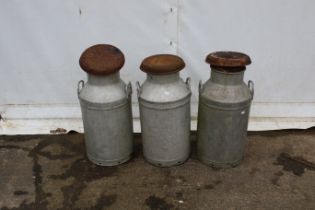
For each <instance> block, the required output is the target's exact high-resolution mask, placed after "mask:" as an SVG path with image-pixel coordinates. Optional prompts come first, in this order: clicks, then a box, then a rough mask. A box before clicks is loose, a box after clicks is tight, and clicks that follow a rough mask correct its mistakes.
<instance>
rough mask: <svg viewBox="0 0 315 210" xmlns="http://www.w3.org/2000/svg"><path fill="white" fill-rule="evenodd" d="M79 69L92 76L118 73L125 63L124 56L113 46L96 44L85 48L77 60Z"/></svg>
mask: <svg viewBox="0 0 315 210" xmlns="http://www.w3.org/2000/svg"><path fill="white" fill-rule="evenodd" d="M79 63H80V66H81V68H82V69H83V70H84V71H85V72H87V73H89V74H94V75H108V74H113V73H115V72H118V71H119V70H120V69H121V68H122V67H123V65H124V63H125V57H124V54H123V53H122V52H121V51H120V49H118V48H117V47H115V46H112V45H108V44H97V45H94V46H91V47H89V48H87V49H86V50H85V51H84V52H83V53H82V55H81V57H80V60H79Z"/></svg>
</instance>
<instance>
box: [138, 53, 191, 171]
mask: <svg viewBox="0 0 315 210" xmlns="http://www.w3.org/2000/svg"><path fill="white" fill-rule="evenodd" d="M184 67H185V63H184V61H183V60H182V59H181V58H180V57H178V56H175V55H169V54H161V55H153V56H150V57H147V58H145V59H144V60H143V61H142V63H141V66H140V69H141V70H142V71H144V72H145V73H147V78H146V80H145V81H144V83H143V84H142V85H141V86H140V84H139V82H138V83H137V86H138V88H137V92H138V99H139V106H140V122H141V131H142V141H143V153H144V157H145V159H146V160H147V161H148V162H149V163H151V164H153V165H156V166H160V167H168V166H173V165H179V164H181V163H183V162H184V161H185V160H186V159H187V158H188V157H189V154H190V138H189V135H190V97H191V91H190V79H189V78H187V80H186V82H184V81H183V80H182V79H181V78H180V76H179V71H181V70H182V69H183V68H184Z"/></svg>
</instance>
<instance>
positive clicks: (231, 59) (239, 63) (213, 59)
mask: <svg viewBox="0 0 315 210" xmlns="http://www.w3.org/2000/svg"><path fill="white" fill-rule="evenodd" d="M206 62H207V63H209V64H210V66H211V68H214V69H216V70H222V71H227V72H237V71H243V70H245V69H246V66H247V65H249V64H251V59H250V57H249V56H248V55H246V54H244V53H240V52H233V51H218V52H213V53H210V54H209V55H208V56H207V58H206Z"/></svg>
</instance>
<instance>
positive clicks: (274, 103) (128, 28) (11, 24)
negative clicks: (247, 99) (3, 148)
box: [0, 0, 315, 134]
mask: <svg viewBox="0 0 315 210" xmlns="http://www.w3.org/2000/svg"><path fill="white" fill-rule="evenodd" d="M0 3H1V4H0V72H1V82H0V90H1V93H0V114H1V121H0V134H33V133H50V132H54V130H56V129H57V131H61V132H63V131H65V130H67V131H69V130H76V131H80V132H82V131H83V129H82V122H81V118H80V117H81V116H80V115H81V113H80V108H79V104H78V100H77V96H76V85H77V81H78V80H80V79H83V78H85V74H84V72H82V71H81V69H80V68H79V65H78V59H79V56H80V54H81V52H82V51H83V50H84V49H85V48H87V47H89V46H90V45H93V44H97V43H108V44H113V45H116V46H117V47H119V48H120V49H121V50H122V51H123V52H124V53H125V57H126V64H125V66H124V68H123V69H122V71H121V77H122V79H123V80H125V81H132V82H133V84H134V83H135V81H137V80H139V81H143V80H144V78H145V75H144V73H143V72H141V71H140V70H139V68H138V67H139V64H140V62H141V60H142V59H143V58H144V57H146V56H148V55H151V54H155V53H174V54H178V55H180V56H181V57H183V58H184V60H185V61H186V65H187V67H186V69H185V70H184V71H182V77H184V78H185V77H187V76H190V77H191V79H192V89H193V96H192V129H195V128H196V113H197V103H198V102H197V100H198V92H197V86H198V85H197V84H198V82H199V80H200V79H202V80H203V81H205V80H207V79H208V78H209V72H210V70H209V66H208V65H207V64H206V63H205V62H204V59H205V57H206V55H207V54H208V53H209V52H212V51H217V50H237V51H242V52H245V53H247V54H249V55H250V56H251V58H252V61H253V64H252V65H251V66H249V67H248V70H247V72H246V80H248V79H251V80H253V81H254V82H255V100H254V104H253V107H252V111H251V119H250V125H249V129H250V130H269V129H283V128H308V127H311V126H315V94H314V90H315V83H314V78H315V69H314V68H315V50H314V49H315V41H314V38H315V27H314V21H315V2H314V1H311V0H300V1H297V0H264V1H258V0H254V1H253V0H237V1H228V0H195V1H193V0H135V1H124V0H67V1H64V0H54V1H53V0H24V1H22V0H0ZM133 111H134V122H135V131H140V127H139V114H138V105H137V101H136V98H135V94H134V98H133ZM58 128H63V129H65V130H63V129H58Z"/></svg>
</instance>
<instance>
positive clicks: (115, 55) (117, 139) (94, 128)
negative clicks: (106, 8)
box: [78, 44, 133, 166]
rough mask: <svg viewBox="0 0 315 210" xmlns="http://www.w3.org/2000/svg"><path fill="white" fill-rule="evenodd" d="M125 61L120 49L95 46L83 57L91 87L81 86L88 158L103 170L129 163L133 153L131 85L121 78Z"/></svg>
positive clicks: (109, 46)
mask: <svg viewBox="0 0 315 210" xmlns="http://www.w3.org/2000/svg"><path fill="white" fill-rule="evenodd" d="M124 62H125V58H124V55H123V53H122V52H121V51H120V50H119V49H118V48H116V47H114V46H112V45H107V44H99V45H94V46H92V47H90V48H88V49H86V50H85V51H84V52H83V53H82V55H81V57H80V66H81V68H82V69H83V70H84V71H85V72H86V73H87V77H88V79H87V83H84V82H83V81H82V80H81V81H79V83H78V97H79V100H80V105H81V111H82V117H83V125H84V131H85V145H86V152H87V157H88V158H89V160H91V161H92V162H93V163H95V164H97V165H101V166H114V165H118V164H121V163H123V162H126V161H127V160H129V159H130V158H131V154H132V151H133V149H132V148H133V127H132V113H131V93H132V89H131V83H130V82H129V84H128V85H126V84H125V83H124V82H123V81H122V80H121V79H120V76H119V70H120V69H121V68H122V67H123V65H124Z"/></svg>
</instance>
